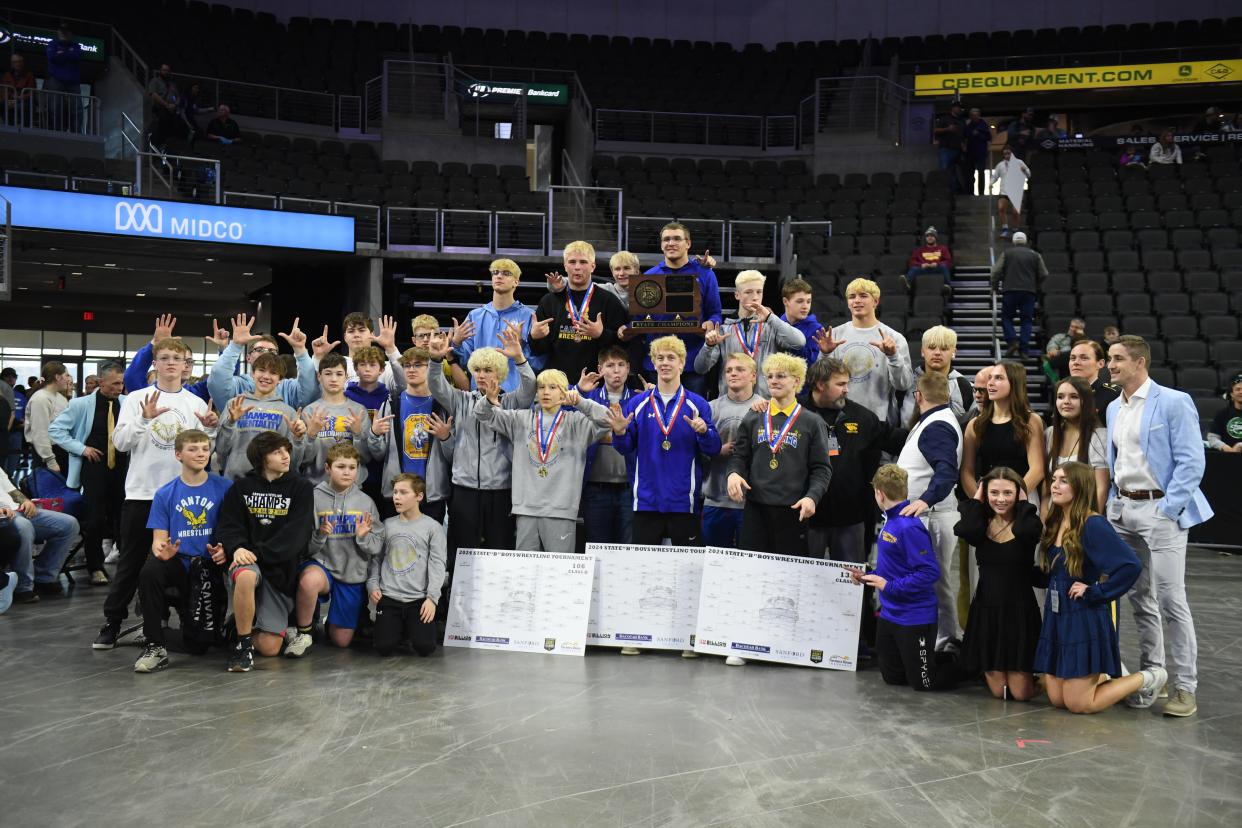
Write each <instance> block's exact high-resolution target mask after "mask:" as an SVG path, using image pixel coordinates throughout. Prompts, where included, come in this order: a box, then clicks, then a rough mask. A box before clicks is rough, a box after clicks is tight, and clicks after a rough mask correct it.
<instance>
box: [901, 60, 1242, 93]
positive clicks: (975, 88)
mask: <svg viewBox="0 0 1242 828" xmlns="http://www.w3.org/2000/svg"><path fill="white" fill-rule="evenodd" d="M1240 80H1242V60H1197V61H1188V62H1183V63H1140V64H1131V65H1118V66H1074V67H1058V68H1052V69H1014V70H1006V71H1001V72H950V73H947V74H935V75H915V77H914V94H915V95H950V94H953V93H954V92H965V93H973V94H999V93H1004V92H1049V91H1054V90H1066V89H1117V88H1120V87H1126V86H1183V85H1189V84H1199V83H1229V82H1235V81H1240Z"/></svg>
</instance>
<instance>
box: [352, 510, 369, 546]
mask: <svg viewBox="0 0 1242 828" xmlns="http://www.w3.org/2000/svg"><path fill="white" fill-rule="evenodd" d="M371 528H372V523H371V513H370V512H363V513H362V515H361V516H360V517H359V518H358V520H356V521H355V522H354V537H356V538H357V539H358V540H362V539H363V538H365V537H366V536H367V535H369V534H371Z"/></svg>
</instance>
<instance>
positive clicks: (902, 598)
mask: <svg viewBox="0 0 1242 828" xmlns="http://www.w3.org/2000/svg"><path fill="white" fill-rule="evenodd" d="M909 503H910V501H908V500H903V501H901V502H900V503H898V504H897V505H896V506H894V507H893V508H891V509H889V510H888V511H886V512H885V513H884V518H885V523H884V526H883V528H881V529H880V540H879V542H878V543H877V544H876V563H875V574H877V575H879V576H880V577H881V578H883V579H884V580H886V581H888V583H887V584H886V585H885V586H884V589H883V591H881V592H880V617H881V618H883V619H884V620H886V621H891V622H892V623H894V624H901V625H902V626H907V627H913V626H919V625H922V624H935V623H936V581H938V580H940V564H938V563H937V562H936V553H935V548H934V547H933V546H932V541H931V535H929V534H928V533H927V527H926V526H924V525H923V521H921V520H919V519H918V518H917V517H902V516H901V510H902V509H904V508H906V506H907V505H908V504H909Z"/></svg>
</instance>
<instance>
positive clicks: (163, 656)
mask: <svg viewBox="0 0 1242 828" xmlns="http://www.w3.org/2000/svg"><path fill="white" fill-rule="evenodd" d="M167 666H168V650H165V649H164V648H163V647H161V646H160V645H159V644H148V645H147V646H146V648H145V649H144V650H143V651H142V655H140V656H138V660H137V661H135V662H134V672H135V673H154V672H155V671H156V670H163V669H164V668H165V667H167Z"/></svg>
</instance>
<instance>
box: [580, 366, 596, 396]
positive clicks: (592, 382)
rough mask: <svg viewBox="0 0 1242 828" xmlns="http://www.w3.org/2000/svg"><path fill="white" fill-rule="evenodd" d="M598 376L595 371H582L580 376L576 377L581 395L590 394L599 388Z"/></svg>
mask: <svg viewBox="0 0 1242 828" xmlns="http://www.w3.org/2000/svg"><path fill="white" fill-rule="evenodd" d="M599 380H600V376H599V374H598V373H596V372H595V371H588V370H587V369H586V368H583V369H582V374H581V375H580V376H579V377H578V390H579V391H580V392H582V393H583V394H590V393H591V392H592V391H594V390H595V389H596V388H598V387H599Z"/></svg>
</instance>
